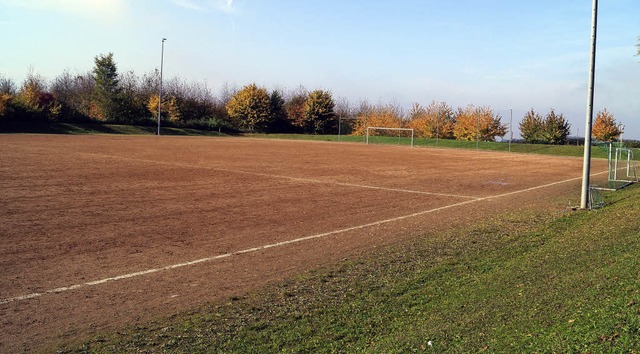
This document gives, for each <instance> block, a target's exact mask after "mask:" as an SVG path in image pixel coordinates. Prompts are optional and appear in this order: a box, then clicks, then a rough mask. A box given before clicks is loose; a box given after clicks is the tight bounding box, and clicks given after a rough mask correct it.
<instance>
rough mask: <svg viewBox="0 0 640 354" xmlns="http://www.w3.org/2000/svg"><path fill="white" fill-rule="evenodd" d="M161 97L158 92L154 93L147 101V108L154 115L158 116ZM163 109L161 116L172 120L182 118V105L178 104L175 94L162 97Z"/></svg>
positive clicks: (175, 120) (176, 120) (161, 107)
mask: <svg viewBox="0 0 640 354" xmlns="http://www.w3.org/2000/svg"><path fill="white" fill-rule="evenodd" d="M159 100H160V98H159V97H158V95H157V94H153V95H151V96H150V97H149V101H148V102H147V109H148V110H149V112H151V116H152V117H157V116H158V101H159ZM160 109H161V113H162V114H161V117H162V118H165V119H168V120H169V121H170V122H178V121H180V119H181V118H182V113H181V112H180V106H179V105H178V101H177V100H176V97H175V96H171V97H166V96H165V97H162V105H161V106H160Z"/></svg>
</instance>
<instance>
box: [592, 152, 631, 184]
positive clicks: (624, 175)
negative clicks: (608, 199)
mask: <svg viewBox="0 0 640 354" xmlns="http://www.w3.org/2000/svg"><path fill="white" fill-rule="evenodd" d="M619 146H620V145H618V144H613V143H609V144H608V146H607V147H606V148H607V150H608V162H609V176H608V179H607V181H608V186H607V187H600V188H596V189H600V190H618V189H622V188H624V187H626V186H628V185H630V184H633V183H636V182H638V181H639V179H638V177H639V175H638V166H637V161H636V157H635V152H634V150H633V149H629V148H625V147H619Z"/></svg>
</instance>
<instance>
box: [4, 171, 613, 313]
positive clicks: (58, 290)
mask: <svg viewBox="0 0 640 354" xmlns="http://www.w3.org/2000/svg"><path fill="white" fill-rule="evenodd" d="M607 172H608V171H605V172H600V173H596V174H593V175H600V174H603V173H607ZM581 178H582V177H576V178H571V179H566V180H563V181H557V182H552V183H547V184H543V185H540V186H535V187H530V188H526V189H521V190H517V191H513V192H507V193H503V194H498V195H493V196H488V197H482V198H477V199H472V200H466V201H463V202H459V203H454V204H449V205H445V206H441V207H438V208H433V209H428V210H423V211H419V212H415V213H411V214H407V215H402V216H398V217H394V218H389V219H384V220H378V221H374V222H370V223H367V224H362V225H357V226H352V227H348V228H344V229H339V230H334V231H329V232H324V233H320V234H315V235H310V236H305V237H300V238H296V239H293V240H287V241H282V242H276V243H271V244H267V245H262V246H258V247H252V248H247V249H244V250H241V251H236V252H230V253H225V254H221V255H217V256H212V257H206V258H200V259H196V260H193V261H188V262H183V263H178V264H172V265H169V266H165V267H160V268H152V269H147V270H143V271H139V272H134V273H128V274H123V275H118V276H115V277H109V278H104V279H99V280H94V281H90V282H86V283H80V284H75V285H70V286H65V287H60V288H55V289H50V290H45V291H42V292H36V293H31V294H27V295H21V296H15V297H10V298H6V299H2V300H0V305H4V304H8V303H11V302H17V301H25V300H30V299H34V298H38V297H41V296H44V295H48V294H57V293H63V292H67V291H71V290H76V289H81V288H85V287H90V286H96V285H101V284H105V283H109V282H112V281H119V280H125V279H130V278H135V277H139V276H144V275H148V274H153V273H158V272H162V271H167V270H172V269H177V268H182V267H187V266H191V265H195V264H199V263H205V262H212V261H216V260H220V259H223V258H229V257H232V256H239V255H243V254H247V253H254V252H259V251H263V250H267V249H270V248H275V247H282V246H286V245H291V244H295V243H300V242H304V241H309V240H313V239H319V238H324V237H328V236H332V235H337V234H342V233H346V232H349V231H355V230H361V229H365V228H369V227H374V226H379V225H383V224H388V223H391V222H396V221H401V220H405V219H409V218H413V217H417V216H422V215H426V214H431V213H435V212H438V211H442V210H446V209H451V208H456V207H460V206H464V205H467V204H472V203H477V202H481V201H486V200H492V199H498V198H503V197H507V196H511V195H514V194H520V193H526V192H530V191H533V190H537V189H542V188H547V187H552V186H556V185H559V184H563V183H568V182H573V181H576V180H579V179H581Z"/></svg>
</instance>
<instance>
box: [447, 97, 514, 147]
mask: <svg viewBox="0 0 640 354" xmlns="http://www.w3.org/2000/svg"><path fill="white" fill-rule="evenodd" d="M454 119H455V125H454V127H453V135H454V136H455V138H456V140H467V141H475V140H479V141H495V138H496V137H497V136H499V137H503V136H504V135H505V134H507V126H506V125H504V124H502V123H501V122H500V120H501V117H500V115H498V114H496V113H494V111H493V109H492V108H491V107H475V106H473V105H468V106H467V107H465V108H458V110H457V112H456V113H455V116H454Z"/></svg>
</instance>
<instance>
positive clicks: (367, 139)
mask: <svg viewBox="0 0 640 354" xmlns="http://www.w3.org/2000/svg"><path fill="white" fill-rule="evenodd" d="M369 129H377V130H392V131H398V137H400V131H410V132H411V147H413V137H414V130H413V128H387V127H367V134H366V143H367V145H368V144H369Z"/></svg>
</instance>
